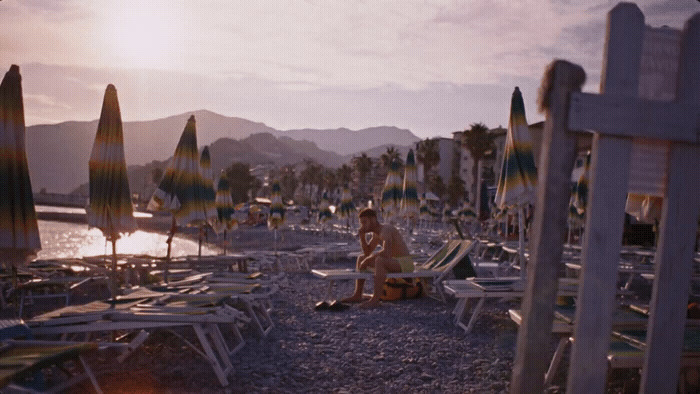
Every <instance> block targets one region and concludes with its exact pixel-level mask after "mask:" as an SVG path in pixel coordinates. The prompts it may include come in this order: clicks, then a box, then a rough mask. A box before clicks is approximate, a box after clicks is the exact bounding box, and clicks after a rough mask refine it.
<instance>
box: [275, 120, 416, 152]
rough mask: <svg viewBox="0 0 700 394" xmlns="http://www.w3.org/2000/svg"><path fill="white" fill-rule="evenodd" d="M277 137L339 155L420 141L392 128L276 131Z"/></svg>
mask: <svg viewBox="0 0 700 394" xmlns="http://www.w3.org/2000/svg"><path fill="white" fill-rule="evenodd" d="M277 135H284V136H287V137H291V138H293V139H295V140H307V141H313V142H315V143H316V145H318V147H319V148H321V149H323V150H328V151H332V152H337V153H339V154H341V155H351V154H355V153H359V152H363V151H367V150H368V149H371V148H374V147H376V146H380V145H397V146H399V145H411V144H413V143H415V142H417V141H420V138H418V137H416V136H415V135H414V134H413V133H411V131H410V130H406V129H399V128H397V127H393V126H381V127H370V128H367V129H362V130H357V131H354V130H350V129H346V128H340V129H330V130H315V129H302V130H286V131H278V132H277Z"/></svg>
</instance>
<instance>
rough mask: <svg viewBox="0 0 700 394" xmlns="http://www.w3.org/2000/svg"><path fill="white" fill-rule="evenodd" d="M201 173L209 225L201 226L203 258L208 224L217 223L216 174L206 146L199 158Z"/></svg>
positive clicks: (200, 250)
mask: <svg viewBox="0 0 700 394" xmlns="http://www.w3.org/2000/svg"><path fill="white" fill-rule="evenodd" d="M199 171H200V172H201V174H202V181H203V182H204V206H205V209H206V211H207V223H205V224H200V225H199V249H198V251H197V255H198V256H200V257H201V256H202V239H203V238H206V237H207V224H208V225H210V226H212V227H213V226H214V222H216V215H217V212H216V190H214V172H213V171H212V169H211V156H210V155H209V147H208V146H205V147H204V149H202V155H201V156H200V157H199Z"/></svg>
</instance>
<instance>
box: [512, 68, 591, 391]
mask: <svg viewBox="0 0 700 394" xmlns="http://www.w3.org/2000/svg"><path fill="white" fill-rule="evenodd" d="M584 80H585V73H584V71H583V69H582V68H581V67H580V66H577V65H574V64H572V63H569V62H566V61H562V60H558V61H555V62H553V63H552V64H550V65H549V66H548V72H547V73H546V74H545V78H544V79H543V85H544V84H548V85H549V88H547V87H544V86H543V88H541V89H543V91H544V92H546V93H544V95H545V96H547V97H546V98H545V100H544V101H547V102H548V103H549V104H547V105H546V107H547V108H546V120H545V124H544V134H543V136H542V148H541V152H542V154H541V155H540V163H539V166H538V168H539V169H540V173H539V175H538V178H539V181H538V184H537V200H536V204H535V215H534V221H533V224H532V234H531V238H532V241H531V245H532V253H531V263H532V264H531V265H532V267H531V269H529V270H528V277H527V278H528V280H527V287H526V289H525V294H524V297H523V302H522V311H523V321H522V324H521V326H520V328H519V329H518V342H517V352H516V357H515V363H514V366H513V376H512V381H511V389H510V390H511V393H540V392H542V389H543V385H544V375H545V372H546V369H547V365H548V364H549V359H550V356H551V355H550V351H549V343H550V342H551V335H552V334H551V332H552V320H553V318H554V301H555V298H556V293H557V276H558V273H559V268H560V265H561V254H562V248H563V244H564V234H565V233H566V220H567V207H568V204H569V197H570V193H571V180H570V179H571V170H572V169H573V165H574V161H575V159H576V138H575V136H574V135H573V134H571V133H568V132H567V131H568V128H567V124H566V122H567V115H566V114H567V112H568V108H569V105H568V101H569V95H570V93H571V92H573V91H580V90H581V85H582V84H583V82H584Z"/></svg>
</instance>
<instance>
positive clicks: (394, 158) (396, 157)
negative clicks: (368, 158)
mask: <svg viewBox="0 0 700 394" xmlns="http://www.w3.org/2000/svg"><path fill="white" fill-rule="evenodd" d="M380 159H381V160H382V165H383V166H384V167H385V168H387V169H388V168H389V166H391V163H393V162H397V163H399V169H400V168H401V167H402V166H403V160H402V159H401V153H400V152H399V151H398V150H397V149H396V148H395V147H394V146H393V145H392V146H389V147H387V148H386V152H384V153H382V155H381V156H380Z"/></svg>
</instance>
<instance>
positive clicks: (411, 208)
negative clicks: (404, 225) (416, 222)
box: [401, 149, 419, 219]
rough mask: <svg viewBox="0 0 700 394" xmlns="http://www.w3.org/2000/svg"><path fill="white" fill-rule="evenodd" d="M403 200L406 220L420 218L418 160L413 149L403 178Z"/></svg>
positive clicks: (402, 207)
mask: <svg viewBox="0 0 700 394" xmlns="http://www.w3.org/2000/svg"><path fill="white" fill-rule="evenodd" d="M401 194H402V196H401V197H402V198H401V215H402V216H403V217H406V218H410V219H416V218H417V217H418V213H419V212H418V210H419V207H418V205H419V202H418V171H417V170H416V158H415V156H414V155H413V149H410V150H409V151H408V156H407V157H406V167H405V168H404V176H403V191H402V193H401Z"/></svg>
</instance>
